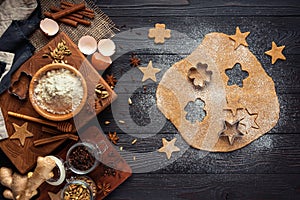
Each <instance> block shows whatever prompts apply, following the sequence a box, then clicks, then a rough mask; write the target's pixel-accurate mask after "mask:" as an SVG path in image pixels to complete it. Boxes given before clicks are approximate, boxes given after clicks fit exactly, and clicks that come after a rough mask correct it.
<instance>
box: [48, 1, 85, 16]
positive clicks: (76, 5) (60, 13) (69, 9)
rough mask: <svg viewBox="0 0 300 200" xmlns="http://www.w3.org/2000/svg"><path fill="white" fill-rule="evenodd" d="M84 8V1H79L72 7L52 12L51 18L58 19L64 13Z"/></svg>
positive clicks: (67, 13) (64, 14)
mask: <svg viewBox="0 0 300 200" xmlns="http://www.w3.org/2000/svg"><path fill="white" fill-rule="evenodd" d="M84 8H85V4H84V3H80V4H74V5H73V6H72V7H68V8H66V9H64V10H61V11H59V12H56V13H53V14H52V18H53V19H59V18H62V17H64V16H66V15H69V14H71V13H73V12H76V11H78V10H81V9H84Z"/></svg>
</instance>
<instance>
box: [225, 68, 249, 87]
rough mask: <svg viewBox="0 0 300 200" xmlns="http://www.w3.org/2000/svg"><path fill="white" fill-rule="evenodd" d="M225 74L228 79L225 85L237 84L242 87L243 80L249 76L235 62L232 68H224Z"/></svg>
mask: <svg viewBox="0 0 300 200" xmlns="http://www.w3.org/2000/svg"><path fill="white" fill-rule="evenodd" d="M225 73H226V75H227V76H228V78H229V80H228V82H227V85H229V86H230V85H237V86H239V87H243V80H244V79H245V78H247V77H248V76H249V73H248V72H247V71H244V70H242V66H241V64H240V63H236V64H235V65H234V66H233V68H231V69H226V70H225Z"/></svg>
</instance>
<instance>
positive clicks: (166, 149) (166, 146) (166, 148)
mask: <svg viewBox="0 0 300 200" xmlns="http://www.w3.org/2000/svg"><path fill="white" fill-rule="evenodd" d="M176 140H177V138H174V139H172V140H171V141H168V140H166V138H162V143H163V146H162V147H161V148H160V149H158V152H163V153H166V154H167V158H168V159H169V160H170V158H171V156H172V153H173V152H176V151H180V149H179V148H178V147H177V146H175V142H176Z"/></svg>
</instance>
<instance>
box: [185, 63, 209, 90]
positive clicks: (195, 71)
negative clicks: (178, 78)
mask: <svg viewBox="0 0 300 200" xmlns="http://www.w3.org/2000/svg"><path fill="white" fill-rule="evenodd" d="M207 67H208V66H207V64H202V63H198V64H197V65H196V66H194V67H191V68H190V69H189V72H188V77H189V79H191V80H192V82H193V84H194V85H195V86H196V87H199V86H200V88H203V87H205V85H206V84H208V83H209V82H210V80H211V75H212V71H208V70H207Z"/></svg>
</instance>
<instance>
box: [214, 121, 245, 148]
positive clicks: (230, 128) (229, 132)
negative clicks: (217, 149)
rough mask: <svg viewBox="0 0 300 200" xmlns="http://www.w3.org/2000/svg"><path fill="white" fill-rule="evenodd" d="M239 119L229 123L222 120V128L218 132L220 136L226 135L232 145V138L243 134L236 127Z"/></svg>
mask: <svg viewBox="0 0 300 200" xmlns="http://www.w3.org/2000/svg"><path fill="white" fill-rule="evenodd" d="M238 125H239V121H236V122H233V123H230V122H228V121H225V122H224V129H223V130H222V131H221V132H220V134H219V135H220V137H228V141H229V144H230V145H233V142H234V139H235V138H238V137H242V136H243V135H244V134H243V133H242V132H241V131H240V130H239V129H238Z"/></svg>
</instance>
